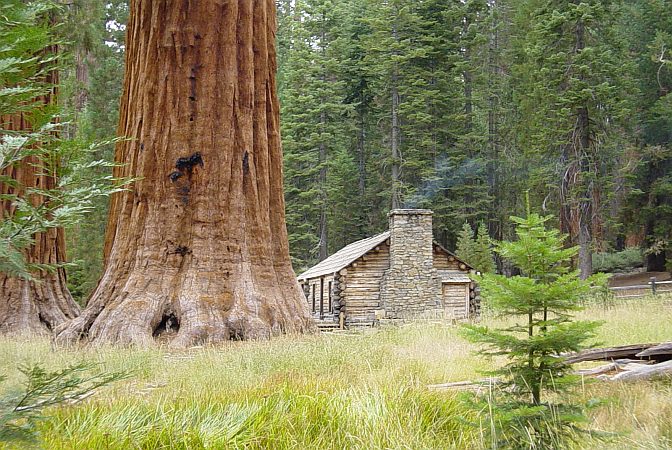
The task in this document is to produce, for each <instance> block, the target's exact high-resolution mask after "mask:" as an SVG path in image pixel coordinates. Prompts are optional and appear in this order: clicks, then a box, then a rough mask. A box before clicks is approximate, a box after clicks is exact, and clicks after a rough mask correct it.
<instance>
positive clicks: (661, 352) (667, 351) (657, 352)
mask: <svg viewBox="0 0 672 450" xmlns="http://www.w3.org/2000/svg"><path fill="white" fill-rule="evenodd" d="M636 356H637V357H638V358H650V357H652V356H658V357H660V356H664V357H666V358H667V359H672V342H663V343H662V344H658V345H656V346H654V347H649V348H647V349H646V350H643V351H641V352H639V353H637V355H636Z"/></svg>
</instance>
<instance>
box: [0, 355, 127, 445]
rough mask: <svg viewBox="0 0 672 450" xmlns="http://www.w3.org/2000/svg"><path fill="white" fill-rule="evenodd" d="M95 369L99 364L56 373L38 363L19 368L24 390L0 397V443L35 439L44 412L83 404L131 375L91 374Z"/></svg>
mask: <svg viewBox="0 0 672 450" xmlns="http://www.w3.org/2000/svg"><path fill="white" fill-rule="evenodd" d="M94 369H96V365H95V364H92V363H78V364H72V365H70V366H68V367H66V368H64V369H61V370H55V371H48V370H46V369H44V368H43V367H42V366H40V365H39V364H35V365H31V366H24V367H20V368H19V371H20V372H21V373H22V374H23V375H24V377H25V382H24V384H23V387H22V388H21V389H18V390H17V389H12V390H6V391H5V392H4V393H3V394H2V395H0V442H15V441H18V442H24V443H25V442H26V441H32V440H34V439H35V438H36V434H37V429H36V425H37V422H38V421H39V420H40V419H42V418H43V416H42V411H43V410H44V409H46V408H49V407H51V406H56V405H65V404H73V403H76V402H79V401H82V400H84V399H85V398H87V397H89V396H91V395H92V394H94V393H95V392H96V391H97V390H98V389H99V388H101V387H103V386H106V385H109V384H110V383H113V382H115V381H119V380H122V379H124V378H128V377H129V376H130V373H129V372H124V371H120V372H101V371H97V372H95V373H92V371H93V370H94ZM2 381H4V379H3V378H2V377H0V382H2Z"/></svg>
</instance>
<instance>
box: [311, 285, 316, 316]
mask: <svg viewBox="0 0 672 450" xmlns="http://www.w3.org/2000/svg"><path fill="white" fill-rule="evenodd" d="M311 287H312V288H313V294H312V297H313V312H315V285H314V284H313V285H312V286H311Z"/></svg>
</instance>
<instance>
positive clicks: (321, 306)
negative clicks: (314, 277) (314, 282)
mask: <svg viewBox="0 0 672 450" xmlns="http://www.w3.org/2000/svg"><path fill="white" fill-rule="evenodd" d="M323 315H324V277H322V278H320V319H321V318H322V316H323Z"/></svg>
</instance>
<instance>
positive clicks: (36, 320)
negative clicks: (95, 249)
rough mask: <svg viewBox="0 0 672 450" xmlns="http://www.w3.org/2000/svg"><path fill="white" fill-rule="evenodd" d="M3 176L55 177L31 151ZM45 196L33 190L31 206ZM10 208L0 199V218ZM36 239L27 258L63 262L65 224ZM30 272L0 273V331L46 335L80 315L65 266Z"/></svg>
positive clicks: (53, 75) (6, 122)
mask: <svg viewBox="0 0 672 450" xmlns="http://www.w3.org/2000/svg"><path fill="white" fill-rule="evenodd" d="M52 51H54V52H55V50H52ZM46 82H47V83H48V84H51V85H53V86H55V85H56V84H57V83H58V73H57V72H55V71H54V72H50V73H49V74H48V75H47V79H46ZM54 99H55V88H54V92H53V93H52V94H51V95H45V96H44V97H41V98H39V99H36V100H35V101H36V102H38V103H39V102H43V103H44V104H45V105H50V104H51V103H52V102H53V101H54ZM0 122H1V125H2V126H1V128H2V129H3V130H11V131H30V130H31V124H30V122H29V120H28V118H27V117H26V115H25V114H17V115H12V116H2V117H0ZM3 175H7V176H9V177H11V178H12V179H14V180H16V181H17V183H18V186H19V187H18V189H20V190H21V189H25V188H29V187H40V188H43V189H53V188H54V187H55V186H56V177H55V176H52V175H49V174H45V173H43V170H41V164H40V161H39V160H38V159H37V157H35V156H31V157H29V158H26V159H24V160H22V161H21V163H20V164H19V165H17V166H15V167H10V168H8V169H6V170H5V171H4V172H3ZM16 189H17V188H16V187H11V186H9V185H7V184H1V185H0V193H1V194H3V195H7V194H10V195H11V194H19V195H21V194H22V192H21V191H19V192H17V191H16ZM43 201H44V199H43V198H41V197H39V196H36V195H35V196H33V197H32V198H31V202H33V204H34V205H40V204H41V203H42V202H43ZM12 208H13V207H12V205H11V202H10V201H8V200H2V201H0V217H6V216H7V215H11V214H12ZM34 240H35V242H34V244H33V245H32V246H31V247H30V248H28V249H27V250H26V251H25V253H24V256H25V258H26V261H27V262H28V263H30V264H48V265H56V264H59V263H64V262H65V261H66V258H65V235H64V233H63V229H61V228H52V229H49V230H48V231H45V232H43V233H38V234H36V235H35V236H34ZM33 277H34V280H25V279H22V278H13V277H9V276H7V275H6V274H3V273H0V333H2V334H8V333H12V334H17V333H18V334H24V333H25V334H50V333H51V331H52V330H53V328H54V327H56V326H58V325H60V324H62V323H64V322H66V321H67V320H68V319H72V318H74V317H76V316H77V315H78V314H79V306H78V305H77V303H75V301H74V300H73V299H72V296H71V295H70V292H69V291H68V288H67V286H66V275H65V269H64V268H62V267H61V268H58V269H57V270H55V271H54V272H53V273H49V272H46V271H40V272H38V273H35V274H33Z"/></svg>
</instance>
